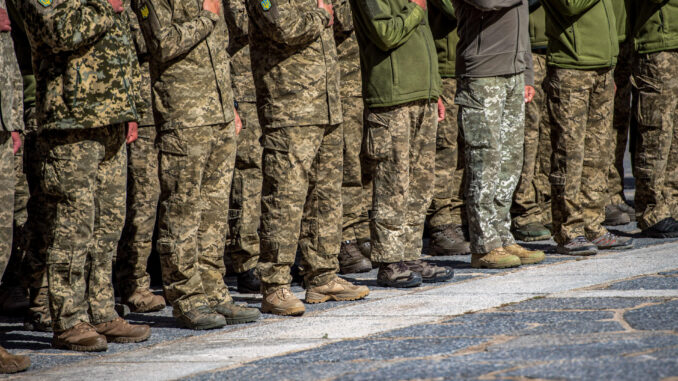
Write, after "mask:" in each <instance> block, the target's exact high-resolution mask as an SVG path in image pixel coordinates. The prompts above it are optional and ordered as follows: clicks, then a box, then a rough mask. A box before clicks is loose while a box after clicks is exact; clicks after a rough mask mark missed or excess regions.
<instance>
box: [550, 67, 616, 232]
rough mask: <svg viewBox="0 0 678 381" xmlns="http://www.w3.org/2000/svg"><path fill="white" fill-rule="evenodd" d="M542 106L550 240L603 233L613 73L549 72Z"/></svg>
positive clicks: (610, 155) (566, 70) (601, 70)
mask: <svg viewBox="0 0 678 381" xmlns="http://www.w3.org/2000/svg"><path fill="white" fill-rule="evenodd" d="M547 77H548V87H547V106H548V112H549V124H551V141H552V147H553V151H554V152H553V160H552V168H551V176H550V179H551V197H552V199H551V202H552V207H551V210H552V212H553V238H554V240H555V241H556V242H557V243H558V244H561V245H563V244H565V243H567V242H568V241H570V240H572V239H574V238H576V237H578V236H585V237H586V238H587V239H588V240H594V239H596V238H598V237H600V236H602V235H603V234H605V233H606V232H607V230H606V229H605V228H604V227H603V226H602V225H601V224H602V222H603V220H604V219H605V203H606V202H607V177H608V174H609V166H610V159H611V158H612V153H611V151H610V147H611V142H610V140H611V137H612V118H610V115H612V108H613V103H614V80H613V77H612V70H611V69H609V68H607V69H598V70H575V69H561V68H555V67H549V69H548V74H547Z"/></svg>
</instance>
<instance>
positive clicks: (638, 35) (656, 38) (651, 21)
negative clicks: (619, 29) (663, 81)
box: [631, 0, 678, 54]
mask: <svg viewBox="0 0 678 381" xmlns="http://www.w3.org/2000/svg"><path fill="white" fill-rule="evenodd" d="M631 9H632V10H633V12H631V15H633V18H634V20H633V43H634V45H635V47H636V51H637V52H638V53H641V54H645V53H654V52H659V51H664V50H672V49H677V48H678V0H642V1H640V0H636V1H634V2H633V6H632V7H631Z"/></svg>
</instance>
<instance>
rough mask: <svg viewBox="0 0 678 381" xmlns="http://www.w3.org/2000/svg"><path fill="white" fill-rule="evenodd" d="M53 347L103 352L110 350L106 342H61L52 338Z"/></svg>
mask: <svg viewBox="0 0 678 381" xmlns="http://www.w3.org/2000/svg"><path fill="white" fill-rule="evenodd" d="M52 347H54V348H57V349H68V350H71V351H78V352H103V351H106V350H108V345H107V344H106V343H104V344H102V345H77V344H66V343H60V342H58V341H54V340H52Z"/></svg>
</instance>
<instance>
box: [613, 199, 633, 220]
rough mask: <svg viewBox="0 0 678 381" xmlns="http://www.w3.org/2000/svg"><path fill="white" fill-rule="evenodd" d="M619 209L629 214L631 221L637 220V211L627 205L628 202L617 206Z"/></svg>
mask: <svg viewBox="0 0 678 381" xmlns="http://www.w3.org/2000/svg"><path fill="white" fill-rule="evenodd" d="M617 208H618V209H619V210H621V211H622V212H624V213H626V214H628V216H629V219H630V220H631V221H635V220H636V209H634V208H633V207H632V206H631V205H629V204H627V203H626V201H624V202H622V203H621V204H617Z"/></svg>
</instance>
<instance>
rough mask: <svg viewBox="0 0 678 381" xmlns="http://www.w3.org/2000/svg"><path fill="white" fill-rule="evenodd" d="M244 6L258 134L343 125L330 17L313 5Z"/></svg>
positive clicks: (274, 1) (251, 1) (293, 1)
mask: <svg viewBox="0 0 678 381" xmlns="http://www.w3.org/2000/svg"><path fill="white" fill-rule="evenodd" d="M264 3H265V2H261V1H260V0H247V5H248V10H249V15H250V18H251V22H250V28H249V37H250V58H251V59H252V70H253V75H254V85H255V87H256V94H257V109H258V112H259V121H260V122H261V123H262V127H263V128H264V129H267V128H276V127H297V126H314V125H315V126H318V125H336V124H339V123H341V122H342V121H343V119H342V109H341V94H340V90H339V74H340V73H339V65H338V64H337V52H336V46H335V42H334V36H333V33H332V28H330V27H328V25H327V24H328V23H329V22H330V15H329V13H327V11H325V10H324V9H322V8H318V5H317V1H315V0H290V1H281V0H271V1H270V4H271V5H270V7H269V8H268V10H266V9H264V7H263V4H264Z"/></svg>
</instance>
